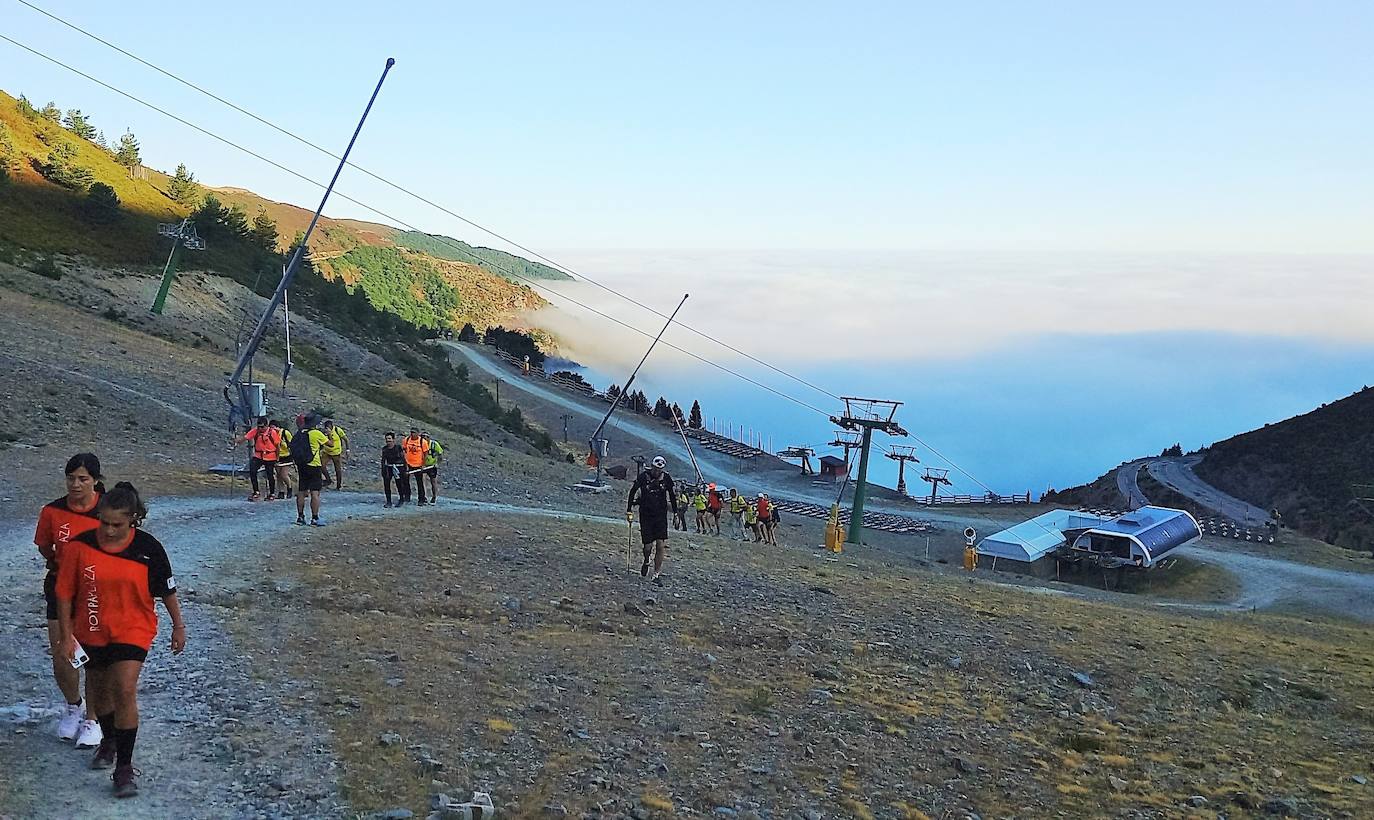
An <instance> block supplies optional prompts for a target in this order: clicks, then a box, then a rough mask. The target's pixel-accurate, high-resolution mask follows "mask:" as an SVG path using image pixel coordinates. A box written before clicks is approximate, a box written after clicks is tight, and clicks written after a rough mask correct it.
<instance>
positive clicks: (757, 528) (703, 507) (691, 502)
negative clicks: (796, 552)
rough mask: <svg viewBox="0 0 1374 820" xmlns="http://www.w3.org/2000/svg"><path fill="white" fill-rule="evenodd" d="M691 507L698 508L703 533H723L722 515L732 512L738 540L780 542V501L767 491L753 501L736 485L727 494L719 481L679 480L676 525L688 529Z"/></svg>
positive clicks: (699, 529)
mask: <svg viewBox="0 0 1374 820" xmlns="http://www.w3.org/2000/svg"><path fill="white" fill-rule="evenodd" d="M689 510H694V511H695V512H696V531H697V532H698V533H702V534H703V535H723V534H724V533H723V532H722V531H721V528H720V519H721V517H722V516H725V515H726V514H727V513H728V517H729V522H730V524H729V526H730V537H731V538H734V539H736V540H738V541H749V540H753V541H754V543H756V544H757V543H762V544H773V545H776V544H777V543H778V539H777V526H778V522H779V520H780V516H779V514H778V507H777V505H776V504H774V503H773V501H772V499H770V498H769V497H768V494H767V493H759V494H758V495H757V496H756V497H755V498H754V500H753V501H750V500H749V499H748V498H746V497H745V496H743V495H741V494H740V492H739V491H738V490H736V489H735V488H734V487H731V488H729V489H728V490H727V491H726V494H725V495H721V491H720V490H719V489H718V488H717V487H716V485H715V484H704V485H699V486H696V487H693V486H691V485H690V484H687V483H686V482H679V483H678V485H677V507H676V509H675V510H674V513H673V529H675V530H680V531H682V532H686V531H687V513H688V511H689ZM751 535H752V536H753V538H752V539H751V538H750V536H751Z"/></svg>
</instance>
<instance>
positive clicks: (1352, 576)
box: [1179, 546, 1374, 622]
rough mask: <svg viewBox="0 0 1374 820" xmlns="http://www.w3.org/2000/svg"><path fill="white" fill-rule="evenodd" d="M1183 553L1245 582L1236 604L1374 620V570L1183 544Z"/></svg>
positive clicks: (1246, 607) (1247, 607)
mask: <svg viewBox="0 0 1374 820" xmlns="http://www.w3.org/2000/svg"><path fill="white" fill-rule="evenodd" d="M1179 552H1180V553H1182V554H1184V555H1187V556H1188V557H1190V558H1195V559H1197V560H1199V561H1206V562H1207V563H1209V564H1214V565H1216V566H1219V567H1221V568H1223V569H1225V570H1226V571H1228V572H1230V573H1232V574H1233V575H1235V576H1236V578H1238V579H1239V580H1240V582H1241V595H1240V598H1239V599H1238V600H1236V601H1235V602H1234V606H1237V607H1241V608H1244V609H1272V608H1275V607H1294V608H1299V609H1303V610H1315V611H1321V612H1326V613H1328V614H1331V615H1337V616H1343V617H1347V618H1355V619H1358V620H1361V621H1366V622H1374V573H1363V572H1345V571H1342V570H1335V569H1325V568H1323V567H1314V566H1309V565H1307V564H1298V563H1294V562H1292V561H1283V560H1280V559H1277V558H1265V557H1263V556H1259V555H1250V554H1248V553H1244V552H1231V551H1227V550H1218V549H1206V548H1203V547H1195V546H1194V547H1184V548H1183V549H1181V550H1179Z"/></svg>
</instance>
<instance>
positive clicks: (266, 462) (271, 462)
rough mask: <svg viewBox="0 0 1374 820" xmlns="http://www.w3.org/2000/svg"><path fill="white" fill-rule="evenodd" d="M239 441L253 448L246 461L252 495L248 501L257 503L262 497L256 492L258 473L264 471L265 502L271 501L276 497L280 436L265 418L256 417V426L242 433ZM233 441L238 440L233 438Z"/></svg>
mask: <svg viewBox="0 0 1374 820" xmlns="http://www.w3.org/2000/svg"><path fill="white" fill-rule="evenodd" d="M241 440H242V441H246V442H248V443H249V444H251V445H252V447H253V455H252V456H251V457H250V458H249V459H248V481H249V482H250V483H251V484H252V485H253V494H252V495H250V496H248V500H249V501H257V500H258V499H259V498H261V497H262V495H261V494H260V493H259V492H258V473H259V472H261V471H263V470H264V469H265V470H266V471H267V500H268V501H271V500H272V499H273V498H276V496H277V453H278V450H279V449H280V447H281V434H280V433H279V432H278V431H277V430H276V429H274V428H273V427H272V425H270V424H268V423H267V416H258V425H257V426H256V427H254V428H252V429H251V430H249V431H248V432H246V433H244V434H243V438H242V439H241ZM234 441H235V442H237V441H240V439H239V438H238V437H235V439H234ZM229 446H230V447H232V446H233V444H230V445H229Z"/></svg>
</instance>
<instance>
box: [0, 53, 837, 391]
mask: <svg viewBox="0 0 1374 820" xmlns="http://www.w3.org/2000/svg"><path fill="white" fill-rule="evenodd" d="M0 40H4V41H5V42H8V43H10V44H12V45H15V46H18V47H19V48H21V49H23V50H25V51H27V52H29V53H31V54H33V55H35V56H37V57H40V58H42V59H44V60H47V61H48V62H50V63H53V64H54V65H57V66H59V67H61V68H64V69H66V70H68V71H70V72H72V73H74V74H77V75H79V76H81V77H84V78H86V79H87V80H90V81H91V82H93V83H95V84H97V85H99V86H101V87H102V88H105V89H107V90H109V91H113V92H114V93H116V94H119V95H120V96H122V97H125V98H127V99H129V100H132V101H133V102H136V103H138V104H139V105H142V106H144V107H146V108H149V109H151V110H153V111H156V112H157V113H159V114H162V115H163V116H165V117H168V118H169V119H172V120H175V121H176V122H179V123H181V124H182V125H185V126H186V127H188V128H190V129H192V130H194V131H197V132H199V133H201V134H203V135H205V136H207V137H210V138H211V139H214V140H216V141H217V142H221V143H223V144H225V145H227V146H229V147H230V148H233V149H235V150H237V151H241V152H243V153H245V154H247V155H248V156H251V157H253V158H254V159H257V160H260V161H262V162H264V163H266V164H268V165H271V166H272V167H273V168H276V169H278V170H279V171H282V172H284V173H287V174H290V175H291V176H293V177H296V178H297V179H300V180H301V181H303V182H307V183H309V184H311V185H314V186H316V187H318V188H325V187H326V185H325V184H324V183H322V182H318V181H316V180H314V179H311V178H310V177H308V176H305V175H304V174H302V173H300V172H298V171H295V170H292V169H291V168H288V167H286V166H285V165H282V164H281V163H279V162H276V161H275V160H272V159H269V158H268V157H266V156H263V155H262V154H260V153H258V152H256V151H254V150H252V149H251V148H247V147H245V146H243V145H240V144H238V143H236V142H234V141H232V140H230V139H227V138H225V137H222V136H220V135H219V134H216V133H214V132H212V131H210V130H208V129H206V128H202V127H201V126H199V125H196V124H195V123H193V122H191V121H189V120H187V119H185V118H183V117H180V116H178V115H176V114H173V113H171V112H170V111H167V110H166V109H164V108H160V107H159V106H157V105H154V104H153V103H150V102H148V101H147V100H144V99H142V98H140V97H137V96H135V95H133V94H131V93H129V92H127V91H124V90H123V89H120V88H117V87H115V86H113V85H110V84H109V83H107V82H105V81H103V80H100V79H98V78H96V77H93V76H91V75H90V74H87V73H86V72H84V71H82V70H80V69H78V68H74V67H73V66H70V65H68V64H67V63H64V62H62V61H61V60H58V59H56V58H55V57H51V56H49V55H47V54H45V53H43V52H41V51H39V50H37V49H35V48H32V47H31V46H28V45H25V44H24V43H21V42H19V41H17V40H15V39H13V38H11V37H8V36H6V35H4V34H0ZM334 195H335V196H336V197H338V198H339V199H343V200H347V201H348V202H352V203H353V204H354V205H357V206H358V207H360V208H364V209H366V210H368V211H370V212H372V213H374V214H376V215H377V216H380V217H381V218H383V219H386V220H389V221H391V222H393V223H395V224H397V225H401V226H402V227H404V228H406V229H407V230H412V231H417V232H419V233H424V231H421V230H420V229H419V228H418V227H416V226H415V225H414V224H412V223H410V222H408V221H407V220H404V219H401V218H399V217H396V216H393V215H392V214H389V213H387V212H386V211H383V210H381V209H379V208H376V207H373V206H371V205H368V204H367V203H365V202H362V201H360V200H357V199H354V198H353V197H351V196H348V195H347V194H345V193H342V192H340V191H335V192H334ZM436 238H438V239H443V240H448V237H436ZM446 244H448V245H449V246H450V247H452V248H453V249H454V250H455V251H457V252H459V253H463V254H465V255H467V256H468V257H469V258H471V259H473V260H474V261H475V262H476V263H477V264H478V265H480V266H482V267H487V268H495V269H496V270H497V271H498V272H500V273H502V274H504V275H506V276H508V277H510V278H512V279H520V280H522V281H524V282H526V283H528V284H529V285H531V286H532V287H535V288H540V289H547V286H546V285H545V284H544V283H541V282H540V281H538V280H535V279H532V278H531V277H528V276H525V275H523V274H520V273H517V272H516V271H513V270H510V269H508V268H504V267H502V266H500V265H497V264H494V263H491V262H488V261H486V260H482V259H480V258H478V257H476V256H473V255H472V253H471V252H470V251H468V250H466V249H464V248H462V247H461V246H459V245H458V244H456V243H455V242H453V241H452V240H448V241H447V243H446ZM549 292H550V293H551V295H553V296H557V297H558V298H559V299H562V300H563V301H565V302H568V303H570V304H574V305H577V306H578V307H580V308H582V309H584V310H586V311H588V312H589V313H593V314H595V315H597V316H600V317H601V318H603V319H606V320H607V321H609V322H613V323H615V324H617V325H620V326H621V327H624V328H626V329H628V330H632V331H634V332H635V333H638V334H639V335H641V336H644V337H645V338H653V336H652V335H651V334H650V332H649V331H646V330H643V329H641V328H638V327H636V326H634V325H632V324H630V323H629V322H626V321H624V320H622V319H618V318H616V317H615V316H612V315H610V314H608V313H606V312H604V311H601V310H598V309H596V308H594V307H592V306H591V305H588V304H587V303H585V302H582V301H579V300H577V299H574V298H573V297H571V296H568V295H567V294H563V293H559V292H558V291H549ZM663 345H664V346H665V347H668V348H671V349H673V350H676V351H678V352H679V353H682V354H683V355H685V356H688V357H690V358H692V359H695V360H697V361H699V362H701V363H702V364H707V365H710V366H711V367H714V368H715V369H717V370H719V371H721V372H722V373H726V374H728V375H731V376H734V377H735V378H737V379H740V380H742V381H745V382H748V383H749V384H752V385H754V386H755V387H758V388H759V389H761V390H765V391H767V392H769V393H772V394H773V395H775V396H778V397H779V398H783V399H786V400H787V401H790V402H792V403H793V404H796V405H799V406H801V407H804V408H806V409H808V410H811V411H813V412H816V413H820V414H821V415H823V416H826V417H827V418H828V417H829V416H830V413H829V412H827V411H825V410H823V409H821V408H819V407H817V406H816V405H814V404H811V403H810V402H807V401H804V400H802V399H798V398H796V397H795V396H791V395H789V394H787V393H784V392H782V391H781V390H778V389H777V388H775V387H771V386H769V385H767V384H764V383H763V382H760V381H758V380H757V379H754V378H751V377H749V376H746V375H745V374H743V373H740V372H739V371H737V370H734V369H733V368H730V367H727V366H725V365H723V364H720V363H718V362H715V361H712V360H711V359H707V358H705V357H704V356H701V355H699V354H696V353H693V352H692V351H690V350H687V349H685V348H682V347H679V346H678V345H675V344H673V343H671V342H667V341H665V342H663Z"/></svg>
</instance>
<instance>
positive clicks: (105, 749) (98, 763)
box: [91, 737, 115, 769]
mask: <svg viewBox="0 0 1374 820" xmlns="http://www.w3.org/2000/svg"><path fill="white" fill-rule="evenodd" d="M114 764H115V744H114V738H112V737H107V738H101V739H100V745H99V746H97V747H95V756H94V757H92V758H91V768H92V769H108V768H110V767H111V766H113V765H114Z"/></svg>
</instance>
